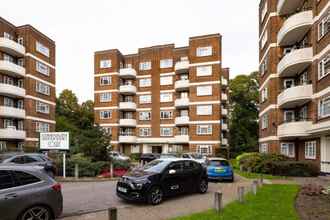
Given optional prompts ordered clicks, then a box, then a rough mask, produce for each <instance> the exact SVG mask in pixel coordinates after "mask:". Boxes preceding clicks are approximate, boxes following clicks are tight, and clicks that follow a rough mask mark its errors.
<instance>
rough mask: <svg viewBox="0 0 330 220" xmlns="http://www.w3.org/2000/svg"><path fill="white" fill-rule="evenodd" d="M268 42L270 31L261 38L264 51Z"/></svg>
mask: <svg viewBox="0 0 330 220" xmlns="http://www.w3.org/2000/svg"><path fill="white" fill-rule="evenodd" d="M267 41H268V31H267V30H266V31H265V32H264V34H263V35H262V37H261V44H260V46H261V49H263V48H264V47H265V45H266V43H267Z"/></svg>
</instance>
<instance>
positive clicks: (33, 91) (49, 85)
mask: <svg viewBox="0 0 330 220" xmlns="http://www.w3.org/2000/svg"><path fill="white" fill-rule="evenodd" d="M54 130H55V42H54V41H53V40H51V39H50V38H48V37H47V36H46V35H44V34H42V33H41V32H39V31H38V30H37V29H35V28H34V27H32V26H30V25H23V26H18V27H16V26H14V25H13V24H11V23H9V22H8V21H6V20H5V19H3V18H1V17H0V151H17V150H24V151H35V150H37V147H38V137H39V132H46V131H54Z"/></svg>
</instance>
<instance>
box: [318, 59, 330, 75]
mask: <svg viewBox="0 0 330 220" xmlns="http://www.w3.org/2000/svg"><path fill="white" fill-rule="evenodd" d="M329 73H330V54H328V55H327V56H326V57H325V58H323V59H322V60H321V61H320V62H319V79H322V78H323V77H325V76H326V75H328V74H329Z"/></svg>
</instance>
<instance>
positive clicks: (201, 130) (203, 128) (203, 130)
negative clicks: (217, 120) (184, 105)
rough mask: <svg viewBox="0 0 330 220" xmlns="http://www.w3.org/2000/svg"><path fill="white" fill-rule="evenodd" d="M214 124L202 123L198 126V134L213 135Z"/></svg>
mask: <svg viewBox="0 0 330 220" xmlns="http://www.w3.org/2000/svg"><path fill="white" fill-rule="evenodd" d="M212 130H213V128H212V124H201V125H197V126H196V134H197V135H212Z"/></svg>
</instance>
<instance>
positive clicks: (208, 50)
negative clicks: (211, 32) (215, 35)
mask: <svg viewBox="0 0 330 220" xmlns="http://www.w3.org/2000/svg"><path fill="white" fill-rule="evenodd" d="M211 55H212V47H211V46H208V47H197V49H196V56H198V57H205V56H211Z"/></svg>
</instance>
